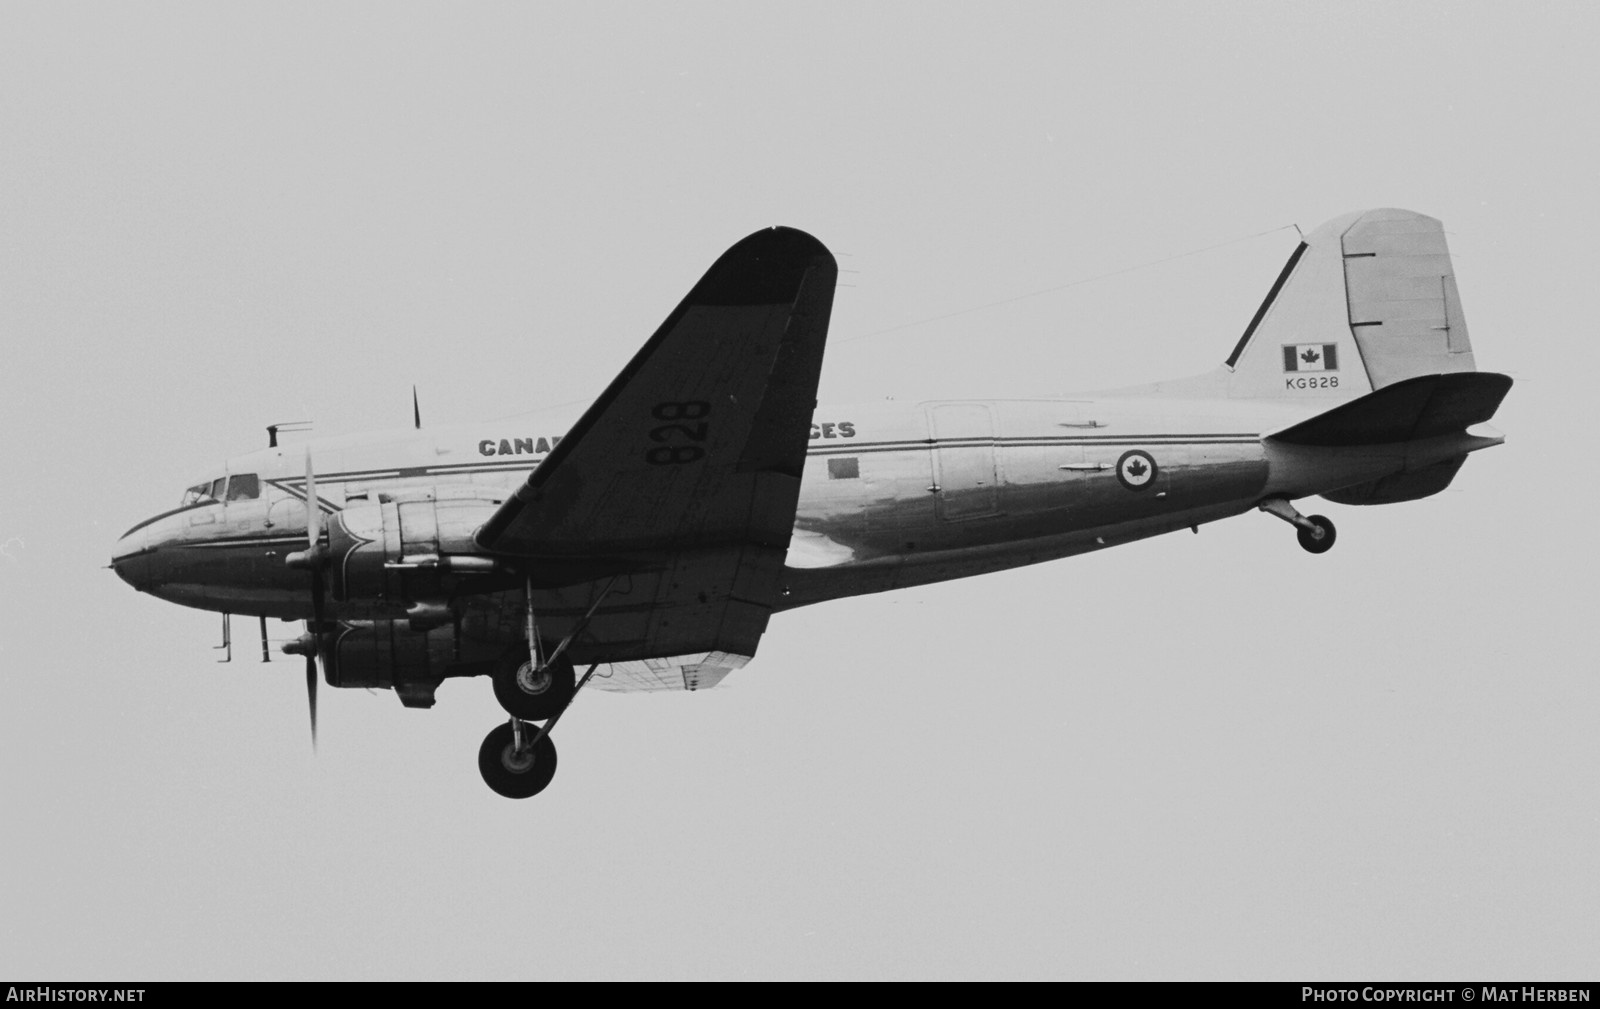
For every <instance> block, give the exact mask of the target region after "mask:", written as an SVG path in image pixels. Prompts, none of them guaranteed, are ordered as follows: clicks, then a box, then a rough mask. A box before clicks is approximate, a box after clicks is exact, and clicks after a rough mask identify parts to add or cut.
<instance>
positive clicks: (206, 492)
mask: <svg viewBox="0 0 1600 1009" xmlns="http://www.w3.org/2000/svg"><path fill="white" fill-rule="evenodd" d="M260 496H261V479H260V478H259V477H258V476H256V474H254V473H235V474H234V475H233V477H232V478H231V479H230V478H228V477H225V476H222V477H217V478H216V479H215V480H207V481H206V482H205V483H197V484H195V485H194V486H193V487H190V488H189V489H188V490H186V491H184V492H183V500H182V501H181V502H180V503H179V505H178V507H180V508H189V507H191V506H193V505H202V504H210V503H212V502H216V501H253V500H255V499H256V498H258V497H260Z"/></svg>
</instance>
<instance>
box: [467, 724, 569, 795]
mask: <svg viewBox="0 0 1600 1009" xmlns="http://www.w3.org/2000/svg"><path fill="white" fill-rule="evenodd" d="M538 732H539V729H538V726H534V725H524V726H523V727H522V734H523V735H522V738H523V745H524V746H526V745H527V743H528V741H529V740H530V739H532V738H533V737H534V736H535V735H537V734H538ZM514 747H515V738H514V737H513V736H512V734H511V726H510V724H504V725H497V726H495V727H494V731H492V732H490V733H489V734H488V735H487V736H485V737H484V739H483V745H482V746H480V747H478V771H479V772H480V773H481V774H482V775H483V781H484V784H486V785H488V786H489V787H490V788H492V789H494V790H495V791H496V792H498V793H500V794H501V795H503V796H505V797H506V798H508V799H527V798H531V797H533V796H535V795H538V794H539V793H540V792H542V791H544V789H545V786H546V785H548V784H550V779H551V778H554V777H555V776H556V744H555V743H552V742H551V741H550V737H549V736H546V737H544V738H543V739H541V740H540V741H539V745H537V746H535V747H533V749H532V753H531V757H532V759H531V760H530V759H528V757H527V756H523V757H521V758H519V757H518V755H517V753H516V751H515V749H514Z"/></svg>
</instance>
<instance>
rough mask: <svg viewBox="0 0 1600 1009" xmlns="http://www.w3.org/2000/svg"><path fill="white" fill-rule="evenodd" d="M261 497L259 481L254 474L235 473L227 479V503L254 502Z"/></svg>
mask: <svg viewBox="0 0 1600 1009" xmlns="http://www.w3.org/2000/svg"><path fill="white" fill-rule="evenodd" d="M260 496H261V481H260V479H258V478H257V477H256V475H255V474H254V473H235V474H234V475H233V476H232V477H230V478H229V479H228V500H229V501H254V500H255V499H256V498H258V497H260Z"/></svg>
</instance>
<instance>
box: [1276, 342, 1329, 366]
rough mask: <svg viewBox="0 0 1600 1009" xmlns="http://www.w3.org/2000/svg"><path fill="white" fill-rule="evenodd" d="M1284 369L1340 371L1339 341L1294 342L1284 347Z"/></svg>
mask: <svg viewBox="0 0 1600 1009" xmlns="http://www.w3.org/2000/svg"><path fill="white" fill-rule="evenodd" d="M1283 370H1284V371H1338V370H1339V345H1338V344H1337V343H1293V344H1284V347H1283Z"/></svg>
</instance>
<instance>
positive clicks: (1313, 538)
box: [1295, 515, 1339, 554]
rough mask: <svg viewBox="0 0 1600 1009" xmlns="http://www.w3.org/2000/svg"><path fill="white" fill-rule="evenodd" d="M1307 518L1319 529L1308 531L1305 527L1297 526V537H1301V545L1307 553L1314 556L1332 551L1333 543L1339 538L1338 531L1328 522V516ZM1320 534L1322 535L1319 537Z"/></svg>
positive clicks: (1308, 516)
mask: <svg viewBox="0 0 1600 1009" xmlns="http://www.w3.org/2000/svg"><path fill="white" fill-rule="evenodd" d="M1306 518H1308V519H1310V520H1311V521H1312V523H1313V524H1314V525H1316V527H1317V528H1316V529H1315V530H1312V529H1307V528H1306V527H1305V526H1297V527H1296V528H1295V535H1296V536H1298V537H1299V539H1300V545H1301V546H1302V547H1304V548H1305V549H1306V550H1307V552H1309V553H1314V554H1325V553H1327V552H1328V551H1329V550H1332V549H1333V541H1334V540H1335V539H1337V538H1338V536H1339V533H1338V531H1337V530H1336V529H1334V528H1333V523H1332V522H1330V521H1328V517H1327V516H1326V515H1307V516H1306ZM1318 533H1320V534H1321V535H1318Z"/></svg>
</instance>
